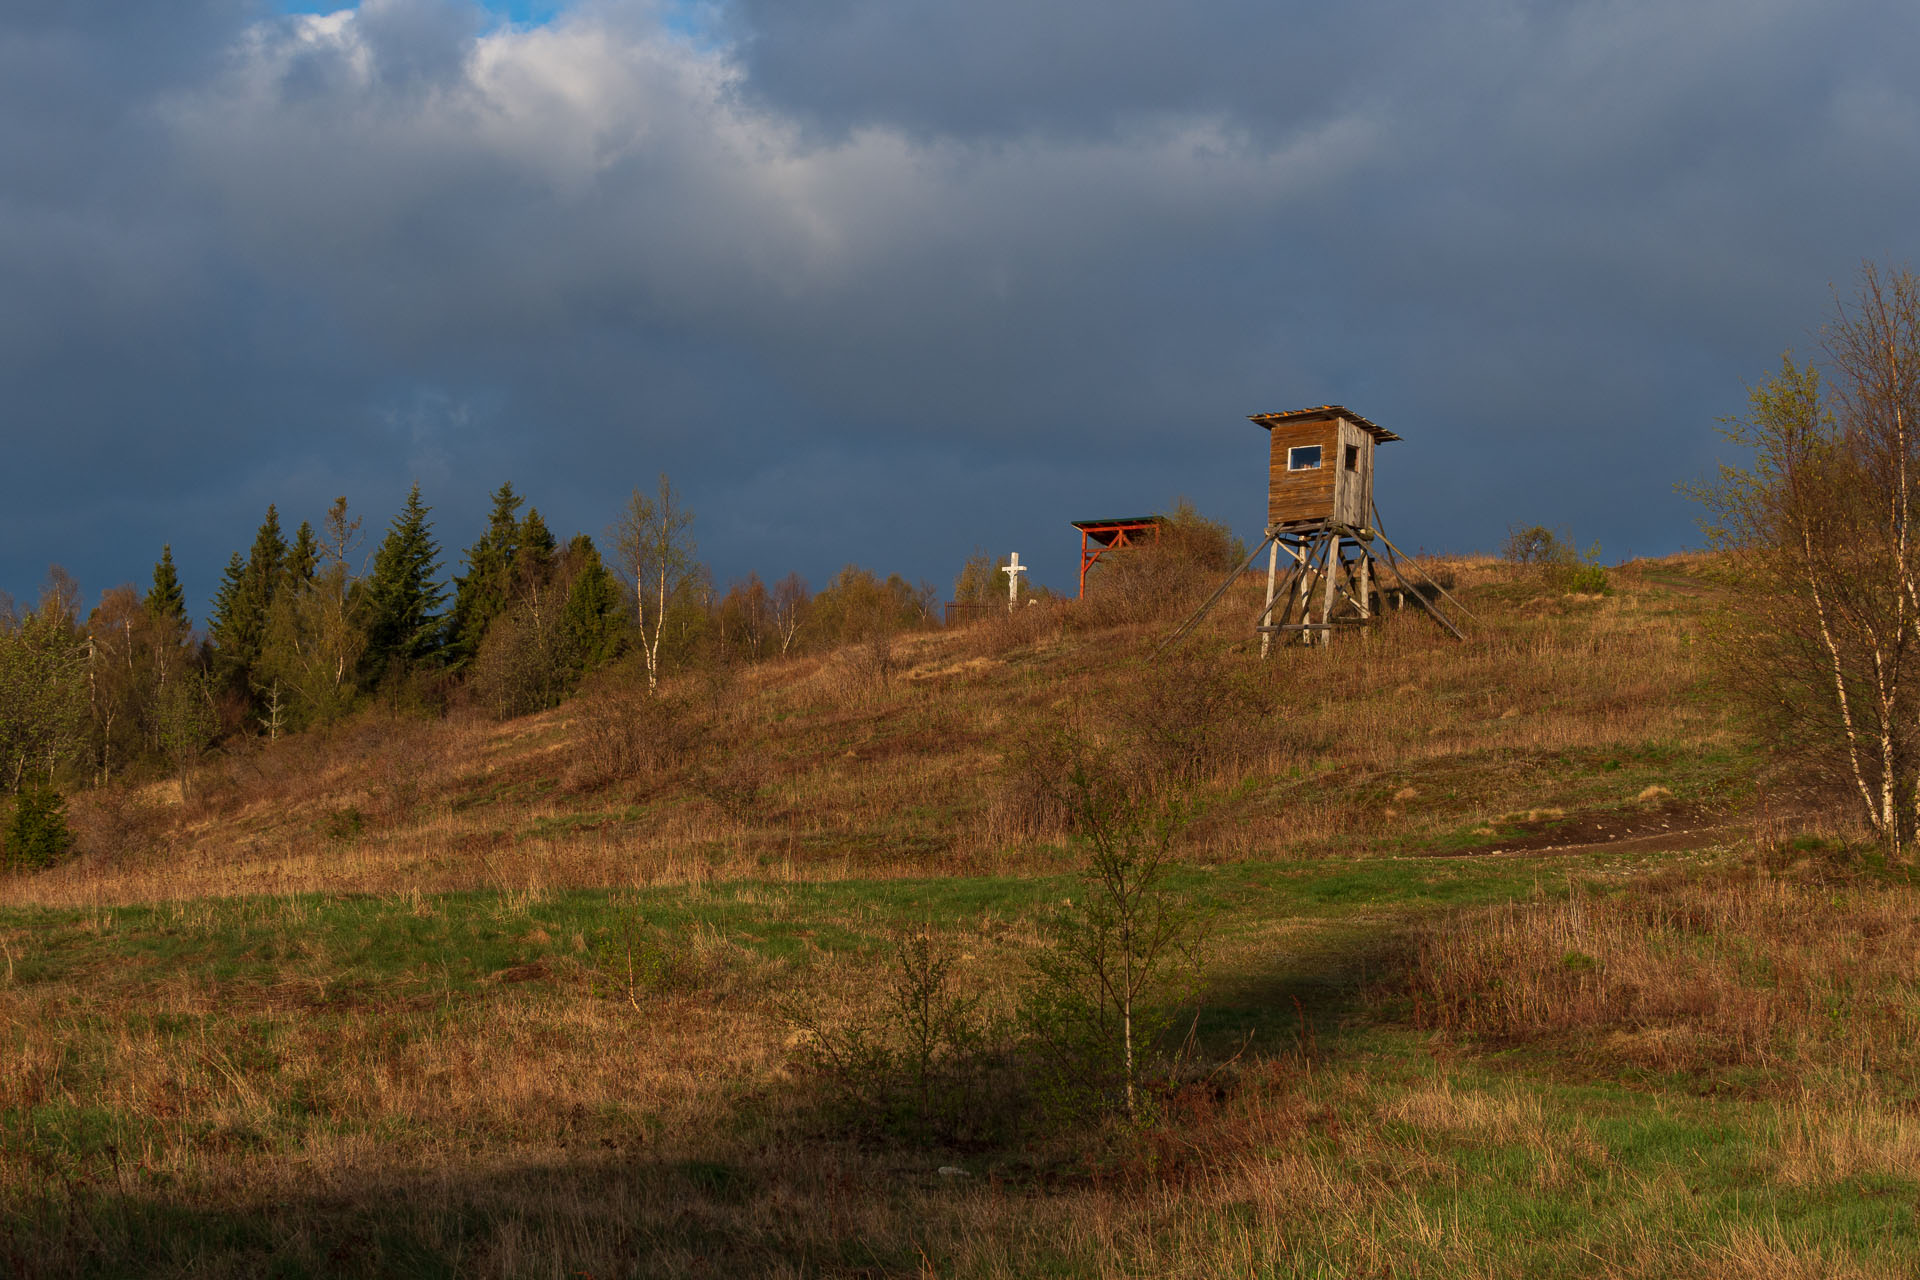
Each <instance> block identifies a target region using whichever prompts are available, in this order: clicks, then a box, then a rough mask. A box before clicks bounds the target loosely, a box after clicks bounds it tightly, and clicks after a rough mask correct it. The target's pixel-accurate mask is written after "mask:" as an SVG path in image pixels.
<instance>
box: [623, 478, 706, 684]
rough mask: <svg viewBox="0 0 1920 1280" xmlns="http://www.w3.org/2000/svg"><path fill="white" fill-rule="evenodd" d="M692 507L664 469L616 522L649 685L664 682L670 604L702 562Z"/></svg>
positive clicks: (693, 578)
mask: <svg viewBox="0 0 1920 1280" xmlns="http://www.w3.org/2000/svg"><path fill="white" fill-rule="evenodd" d="M692 527H693V513H692V512H691V511H685V510H682V509H681V507H680V496H679V495H678V494H676V493H675V492H674V491H673V485H672V483H670V482H669V481H668V479H667V476H666V473H665V472H662V473H661V474H660V488H659V491H658V493H657V494H656V495H655V496H654V497H651V498H649V497H647V496H646V495H644V494H642V493H641V492H640V491H639V490H638V489H635V490H634V491H633V496H632V497H631V498H630V499H628V501H627V509H626V510H625V511H624V512H622V513H621V516H620V520H619V522H618V523H617V524H616V525H615V526H614V531H613V543H614V546H615V547H616V548H617V549H618V551H619V555H620V563H621V565H622V566H623V567H624V568H625V569H626V571H627V581H629V582H631V583H632V584H633V591H634V621H635V622H636V623H637V625H638V626H639V629H640V656H641V658H642V660H643V661H644V662H645V663H646V667H647V689H648V691H649V692H658V691H659V688H660V639H661V637H662V636H663V635H665V634H666V629H667V607H668V604H669V603H670V602H671V601H672V600H673V599H674V598H675V597H676V596H678V595H679V594H680V593H681V592H682V591H683V590H684V589H685V588H686V587H688V586H689V585H691V584H692V583H693V582H694V580H695V578H696V576H697V574H698V572H699V565H698V564H697V563H696V562H695V560H694V558H693V557H694V544H693V535H692V533H691V532H690V530H691V529H692Z"/></svg>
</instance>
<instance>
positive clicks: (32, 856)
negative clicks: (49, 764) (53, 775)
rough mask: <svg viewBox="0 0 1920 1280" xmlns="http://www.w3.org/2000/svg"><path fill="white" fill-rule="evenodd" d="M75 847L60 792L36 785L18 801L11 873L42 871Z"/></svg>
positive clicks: (11, 830) (9, 845) (10, 829)
mask: <svg viewBox="0 0 1920 1280" xmlns="http://www.w3.org/2000/svg"><path fill="white" fill-rule="evenodd" d="M72 848H73V832H72V831H70V830H69V829H68V828H67V804H66V801H65V800H64V799H62V798H61V795H60V793H59V792H58V791H55V790H54V789H53V788H52V787H50V786H33V787H28V788H26V789H25V790H23V791H21V793H20V794H19V795H18V796H16V797H15V798H14V804H13V818H12V820H11V821H9V822H8V823H7V842H6V850H5V853H6V864H5V865H6V867H7V869H8V870H9V871H38V870H40V869H42V868H44V867H50V866H52V865H53V864H54V863H56V862H58V861H60V859H62V858H64V857H65V856H66V855H67V853H68V851H70V850H71V849H72Z"/></svg>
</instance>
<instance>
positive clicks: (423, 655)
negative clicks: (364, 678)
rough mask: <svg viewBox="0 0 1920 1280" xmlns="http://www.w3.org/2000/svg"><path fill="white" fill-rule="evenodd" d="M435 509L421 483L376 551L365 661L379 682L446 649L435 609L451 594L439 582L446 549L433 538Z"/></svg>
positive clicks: (366, 603) (367, 596)
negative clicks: (424, 499)
mask: <svg viewBox="0 0 1920 1280" xmlns="http://www.w3.org/2000/svg"><path fill="white" fill-rule="evenodd" d="M429 510H431V508H429V507H427V506H426V505H425V504H424V503H422V502H421V501H420V486H419V484H417V483H416V484H415V485H414V486H413V488H412V489H411V490H410V491H409V492H408V494H407V504H406V506H404V507H402V508H401V510H400V514H399V515H397V516H395V517H394V519H393V524H392V525H390V526H389V527H388V529H387V536H386V538H385V539H384V540H382V542H381V543H380V549H379V550H378V551H377V552H375V553H374V557H373V573H372V575H371V576H370V577H369V578H368V579H367V581H366V585H365V591H364V593H363V595H362V597H361V599H362V602H363V608H364V610H365V612H364V616H365V618H366V620H367V648H366V656H365V659H364V662H365V665H366V669H367V673H368V676H369V679H370V681H371V682H374V683H377V682H378V681H379V680H380V679H381V678H383V677H384V676H386V675H387V674H389V673H390V672H393V671H395V670H396V669H402V668H408V667H416V666H419V665H421V664H423V663H425V662H427V661H429V660H431V659H432V658H434V657H435V656H436V655H437V654H438V653H439V651H440V648H441V641H442V638H443V631H444V626H443V621H442V619H441V618H440V616H439V615H438V614H437V613H436V612H435V611H436V610H437V609H439V607H440V604H441V602H442V601H443V600H445V599H446V593H445V592H444V591H442V590H441V587H440V583H439V574H440V546H439V544H438V543H436V542H435V541H434V540H433V526H432V524H431V523H429V522H428V520H427V513H428V511H429Z"/></svg>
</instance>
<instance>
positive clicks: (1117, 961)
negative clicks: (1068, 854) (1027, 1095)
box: [1023, 741, 1204, 1121]
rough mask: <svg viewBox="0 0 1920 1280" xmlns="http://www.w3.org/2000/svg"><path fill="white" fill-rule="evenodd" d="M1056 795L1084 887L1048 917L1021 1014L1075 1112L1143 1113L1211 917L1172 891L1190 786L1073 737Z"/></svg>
mask: <svg viewBox="0 0 1920 1280" xmlns="http://www.w3.org/2000/svg"><path fill="white" fill-rule="evenodd" d="M1063 747H1064V749H1063V751H1062V753H1061V754H1062V756H1063V758H1064V759H1065V760H1066V761H1067V769H1066V774H1065V777H1064V779H1063V781H1062V783H1061V785H1060V787H1059V795H1058V798H1059V800H1060V801H1062V802H1063V803H1064V805H1065V807H1066V809H1067V810H1068V812H1069V813H1070V814H1071V821H1072V825H1073V828H1074V831H1075V836H1074V840H1075V843H1076V844H1077V845H1078V846H1079V848H1080V852H1081V854H1082V857H1083V859H1084V862H1083V866H1082V869H1081V873H1080V891H1079V893H1078V894H1077V895H1076V896H1075V897H1074V898H1073V900H1071V901H1070V902H1068V903H1066V904H1064V905H1063V906H1062V907H1061V909H1060V910H1059V911H1058V912H1057V913H1056V914H1055V915H1054V917H1053V918H1052V920H1051V921H1050V922H1049V934H1050V937H1049V945H1048V946H1046V947H1044V948H1042V949H1041V950H1040V951H1039V952H1038V953H1037V955H1036V957H1035V959H1034V981H1033V983H1032V985H1031V986H1030V987H1029V989H1028V991H1027V993H1026V999H1025V1005H1024V1010H1023V1013H1024V1021H1025V1023H1026V1025H1027V1027H1028V1029H1029V1031H1030V1032H1031V1033H1032V1034H1033V1036H1034V1038H1035V1040H1036V1041H1037V1043H1038V1044H1039V1046H1040V1047H1041V1049H1042V1050H1043V1051H1044V1054H1045V1057H1046V1059H1047V1061H1048V1063H1049V1065H1050V1066H1051V1067H1052V1069H1053V1078H1054V1083H1055V1085H1056V1086H1057V1088H1058V1090H1059V1092H1060V1094H1061V1095H1063V1096H1062V1098H1061V1101H1062V1102H1064V1103H1065V1104H1066V1106H1067V1108H1068V1109H1070V1110H1071V1109H1079V1108H1086V1107H1091V1108H1093V1109H1096V1110H1098V1109H1104V1108H1107V1107H1117V1108H1118V1109H1119V1110H1120V1111H1122V1112H1123V1113H1124V1114H1125V1115H1126V1117H1127V1118H1128V1119H1129V1120H1130V1121H1138V1120H1140V1119H1142V1118H1144V1113H1145V1100H1144V1099H1143V1098H1142V1096H1141V1089H1142V1086H1143V1085H1144V1084H1145V1083H1146V1082H1147V1078H1148V1075H1149V1072H1150V1070H1151V1068H1152V1066H1153V1065H1154V1059H1155V1055H1156V1053H1157V1052H1158V1050H1159V1048H1160V1045H1161V1042H1162V1040H1163V1038H1164V1037H1165V1035H1166V1032H1167V1031H1168V1029H1169V1028H1170V1027H1171V1026H1172V1023H1173V1017H1174V1015H1175V1013H1176V1012H1177V1010H1178V1008H1179V1007H1180V1005H1181V1004H1182V1003H1183V1002H1184V1001H1185V1000H1187V999H1189V998H1190V997H1191V996H1192V994H1193V990H1194V986H1195V983H1196V981H1197V978H1198V975H1199V970H1200V944H1201V938H1202V934H1203V931H1204V921H1203V920H1202V919H1201V917H1200V916H1199V915H1198V914H1197V913H1196V912H1195V911H1193V910H1192V909H1191V908H1190V907H1188V906H1187V905H1186V904H1185V902H1184V901H1183V900H1182V899H1181V898H1180V896H1179V895H1178V894H1176V893H1175V892H1174V891H1173V888H1172V885H1171V884H1170V880H1171V877H1172V872H1173V870H1174V865H1175V864H1174V861H1173V842H1174V839H1175V837H1176V836H1177V835H1178V834H1179V832H1180V829H1181V827H1182V826H1184V825H1185V823H1186V821H1187V819H1188V817H1189V810H1188V807H1187V804H1186V802H1185V800H1184V798H1183V793H1182V791H1181V790H1180V789H1179V788H1177V787H1173V786H1153V785H1147V784H1146V783H1144V782H1143V781H1141V780H1136V779H1134V778H1132V777H1130V776H1128V775H1127V774H1126V773H1124V772H1122V771H1121V770H1120V768H1118V767H1117V766H1114V765H1112V764H1109V763H1105V762H1106V761H1108V760H1110V759H1112V756H1111V755H1110V754H1109V753H1103V752H1101V751H1099V750H1098V748H1097V747H1096V746H1094V745H1093V744H1089V743H1085V742H1079V741H1068V742H1067V743H1065V744H1063Z"/></svg>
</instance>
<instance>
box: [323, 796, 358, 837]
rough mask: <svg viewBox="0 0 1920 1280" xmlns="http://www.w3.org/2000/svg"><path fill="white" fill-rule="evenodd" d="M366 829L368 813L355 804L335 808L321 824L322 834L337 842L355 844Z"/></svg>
mask: <svg viewBox="0 0 1920 1280" xmlns="http://www.w3.org/2000/svg"><path fill="white" fill-rule="evenodd" d="M366 829H367V818H366V815H365V814H363V813H361V812H360V810H359V808H358V806H355V805H348V806H346V807H345V808H342V809H335V810H333V811H332V812H330V813H328V814H327V816H326V818H325V820H324V821H322V822H321V824H320V834H321V835H323V836H325V837H326V838H327V839H328V840H331V841H332V842H333V843H335V844H353V843H354V842H355V841H357V840H359V839H360V836H361V834H362V833H363V832H364V831H366Z"/></svg>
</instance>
